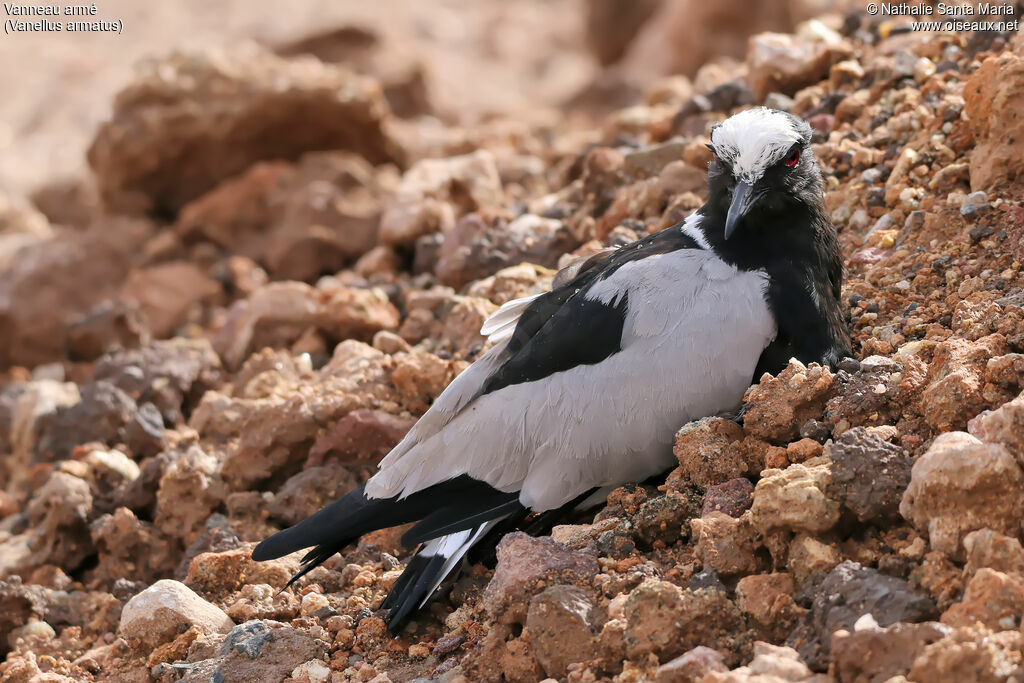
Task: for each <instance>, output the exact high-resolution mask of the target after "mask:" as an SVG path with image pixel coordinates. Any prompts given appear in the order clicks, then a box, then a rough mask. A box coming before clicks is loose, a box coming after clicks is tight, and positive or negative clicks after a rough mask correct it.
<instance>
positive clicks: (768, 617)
mask: <svg viewBox="0 0 1024 683" xmlns="http://www.w3.org/2000/svg"><path fill="white" fill-rule="evenodd" d="M794 590H795V587H794V582H793V575H792V574H788V573H785V572H779V573H774V574H751V575H749V576H744V577H743V578H741V579H740V580H739V582H737V584H736V607H738V608H739V610H740V612H741V613H743V615H744V616H745V617H746V618H747V623H748V624H750V625H751V626H752V627H753V628H754V633H755V635H756V636H757V638H759V639H760V640H767V641H774V642H778V641H782V640H785V638H786V636H787V635H789V632H790V631H791V630H792V628H793V625H794V624H795V623H796V622H797V620H798V619H800V617H802V616H803V615H804V614H805V613H806V611H807V610H805V609H803V608H802V607H800V606H798V605H797V604H796V602H795V601H794V600H793V593H794Z"/></svg>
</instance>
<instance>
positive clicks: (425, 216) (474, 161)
mask: <svg viewBox="0 0 1024 683" xmlns="http://www.w3.org/2000/svg"><path fill="white" fill-rule="evenodd" d="M501 203H502V192H501V178H500V177H499V175H498V168H497V166H496V165H495V161H494V156H493V155H492V154H491V153H490V152H487V151H486V150H477V151H476V152H473V153H472V154H466V155H463V156H454V157H448V158H446V159H424V160H422V161H418V162H417V163H415V164H414V165H413V166H412V167H411V168H410V169H409V170H408V171H406V172H405V174H404V175H403V176H402V180H401V183H400V184H399V186H398V190H397V192H396V194H395V197H394V199H393V200H392V201H391V203H390V204H389V205H388V207H387V208H386V209H385V211H384V215H383V217H382V218H381V223H380V238H381V241H383V242H384V243H385V244H389V245H391V246H402V245H411V244H413V243H414V242H415V241H416V240H417V238H419V237H422V236H423V235H427V234H429V233H435V232H440V233H446V232H448V231H449V230H451V229H452V228H454V227H455V221H456V220H458V219H459V218H460V217H461V216H463V215H465V214H467V213H469V212H472V211H478V212H480V211H486V210H488V209H491V208H494V207H498V206H500V205H501Z"/></svg>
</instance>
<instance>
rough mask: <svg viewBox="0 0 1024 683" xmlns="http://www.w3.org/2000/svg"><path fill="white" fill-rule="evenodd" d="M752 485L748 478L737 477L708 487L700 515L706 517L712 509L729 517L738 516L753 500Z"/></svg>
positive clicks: (748, 507) (747, 508)
mask: <svg viewBox="0 0 1024 683" xmlns="http://www.w3.org/2000/svg"><path fill="white" fill-rule="evenodd" d="M753 493H754V485H753V484H751V483H750V480H748V479H743V478H738V479H730V480H729V481H726V482H723V483H721V484H716V485H714V486H711V487H708V492H707V494H705V496H704V507H703V508H702V509H701V513H700V516H701V517H706V516H707V515H708V514H709V513H710V512H712V511H718V512H724V513H725V514H727V515H729V516H730V517H739V516H740V515H742V514H743V513H744V512H745V511H746V510H749V509H750V506H751V505H752V504H753V502H754V497H753Z"/></svg>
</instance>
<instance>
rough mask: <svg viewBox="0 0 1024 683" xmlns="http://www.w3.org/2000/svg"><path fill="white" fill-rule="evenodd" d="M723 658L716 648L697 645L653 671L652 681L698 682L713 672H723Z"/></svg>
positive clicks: (671, 682) (725, 669)
mask: <svg viewBox="0 0 1024 683" xmlns="http://www.w3.org/2000/svg"><path fill="white" fill-rule="evenodd" d="M728 670H729V667H727V666H726V665H725V658H724V657H722V653H720V652H719V651H718V650H713V649H711V648H710V647H704V646H703V645H698V646H697V647H695V648H693V649H692V650H689V651H687V652H684V653H683V654H681V655H679V656H678V657H676V658H675V659H673V660H671V661H669V662H666V663H664V664H662V665H661V666H659V667H658V668H657V669H655V671H654V677H653V680H654V683H700V681H702V680H704V677H705V676H707V675H708V674H710V673H713V672H725V671H728Z"/></svg>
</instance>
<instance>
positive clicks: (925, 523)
mask: <svg viewBox="0 0 1024 683" xmlns="http://www.w3.org/2000/svg"><path fill="white" fill-rule="evenodd" d="M1022 485H1024V472H1022V471H1021V469H1020V466H1018V464H1017V461H1016V460H1015V459H1014V458H1013V456H1012V455H1010V453H1009V452H1008V451H1007V450H1006V448H1005V447H1004V446H1002V445H1001V444H985V443H982V442H981V441H979V440H978V439H976V438H975V437H973V436H971V435H970V434H967V433H964V432H948V433H945V434H940V435H939V436H938V437H936V439H935V441H933V442H932V445H931V446H930V447H929V448H928V450H927V451H926V452H925V453H924V455H922V456H921V457H919V458H918V459H917V461H916V462H915V463H914V466H913V469H912V470H911V475H910V485H909V486H908V487H907V490H906V493H904V495H903V500H902V501H901V503H900V514H901V515H903V517H904V518H905V519H907V520H908V521H910V522H911V523H912V524H913V525H914V526H915V527H917V528H918V529H920V530H921V531H922V533H926V534H927V535H928V538H929V541H930V542H931V545H932V547H933V548H935V549H936V550H940V551H942V552H944V553H946V554H948V555H950V556H951V557H954V558H957V559H962V558H963V557H964V548H963V544H962V542H963V539H964V536H966V535H967V534H968V533H970V532H971V531H975V530H978V529H991V530H993V531H998V532H1000V533H1004V534H1006V535H1011V536H1016V535H1018V534H1019V533H1020V528H1021V521H1022V520H1024V499H1022V498H1021V497H1020V496H1019V495H1017V493H1016V492H1017V491H1019V490H1020V487H1021V486H1022Z"/></svg>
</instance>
